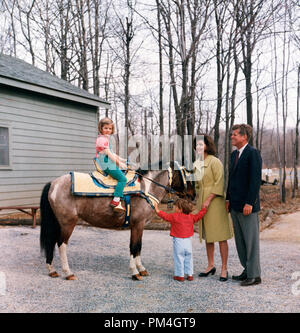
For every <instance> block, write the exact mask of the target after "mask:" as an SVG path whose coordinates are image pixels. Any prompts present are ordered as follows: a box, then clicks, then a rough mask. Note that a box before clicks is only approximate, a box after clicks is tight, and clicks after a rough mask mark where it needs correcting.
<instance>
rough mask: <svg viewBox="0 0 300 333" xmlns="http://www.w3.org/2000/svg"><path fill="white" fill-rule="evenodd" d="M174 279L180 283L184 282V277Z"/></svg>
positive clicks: (174, 277)
mask: <svg viewBox="0 0 300 333" xmlns="http://www.w3.org/2000/svg"><path fill="white" fill-rule="evenodd" d="M173 279H174V280H176V281H180V282H183V281H184V277H182V276H176V275H175V276H173Z"/></svg>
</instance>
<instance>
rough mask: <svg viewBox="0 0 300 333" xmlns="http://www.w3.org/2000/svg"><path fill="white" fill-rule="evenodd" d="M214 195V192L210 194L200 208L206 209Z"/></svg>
mask: <svg viewBox="0 0 300 333" xmlns="http://www.w3.org/2000/svg"><path fill="white" fill-rule="evenodd" d="M215 197H216V195H215V194H213V193H212V194H210V195H209V196H208V197H207V198H206V200H205V201H204V202H203V204H202V207H201V208H205V209H206V210H207V209H208V207H209V205H210V204H211V202H212V200H213V199H214V198H215Z"/></svg>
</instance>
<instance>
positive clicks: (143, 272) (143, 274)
mask: <svg viewBox="0 0 300 333" xmlns="http://www.w3.org/2000/svg"><path fill="white" fill-rule="evenodd" d="M140 275H141V276H149V275H150V274H149V273H148V272H147V271H146V270H144V271H142V272H140Z"/></svg>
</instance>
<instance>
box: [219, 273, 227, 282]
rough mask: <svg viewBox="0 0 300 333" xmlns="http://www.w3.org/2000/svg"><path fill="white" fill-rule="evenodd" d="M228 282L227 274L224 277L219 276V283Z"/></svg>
mask: <svg viewBox="0 0 300 333" xmlns="http://www.w3.org/2000/svg"><path fill="white" fill-rule="evenodd" d="M227 280H228V272H226V277H223V276H220V281H222V282H225V281H227Z"/></svg>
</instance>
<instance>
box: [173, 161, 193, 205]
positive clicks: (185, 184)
mask: <svg viewBox="0 0 300 333" xmlns="http://www.w3.org/2000/svg"><path fill="white" fill-rule="evenodd" d="M170 169H171V170H172V176H171V177H172V181H171V188H172V189H173V190H174V191H176V192H177V193H176V194H177V195H178V196H179V197H181V198H187V199H189V200H192V201H193V200H194V199H195V197H196V189H195V183H194V182H193V181H191V180H189V179H190V177H189V173H190V171H189V170H187V169H186V168H185V167H183V166H180V164H179V163H178V162H176V161H172V162H171V163H170Z"/></svg>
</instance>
